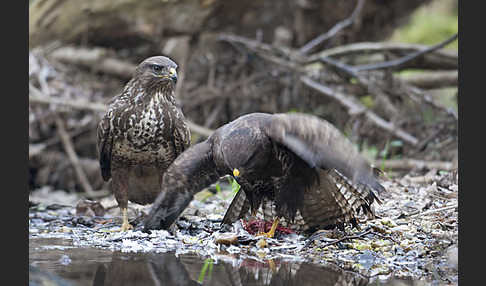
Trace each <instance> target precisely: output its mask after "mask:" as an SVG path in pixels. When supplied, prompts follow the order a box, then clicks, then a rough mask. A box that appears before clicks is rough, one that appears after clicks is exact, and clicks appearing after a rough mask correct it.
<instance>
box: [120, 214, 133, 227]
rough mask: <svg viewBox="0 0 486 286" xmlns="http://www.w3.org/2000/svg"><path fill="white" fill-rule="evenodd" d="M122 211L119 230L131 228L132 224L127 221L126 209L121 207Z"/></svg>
mask: <svg viewBox="0 0 486 286" xmlns="http://www.w3.org/2000/svg"><path fill="white" fill-rule="evenodd" d="M121 211H122V216H123V222H122V226H121V229H120V231H127V230H130V229H133V226H132V225H131V224H130V223H129V222H128V215H127V209H126V208H124V209H121Z"/></svg>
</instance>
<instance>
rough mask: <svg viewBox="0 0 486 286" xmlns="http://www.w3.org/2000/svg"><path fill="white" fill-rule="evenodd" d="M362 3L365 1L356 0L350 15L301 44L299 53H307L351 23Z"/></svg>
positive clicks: (359, 11)
mask: <svg viewBox="0 0 486 286" xmlns="http://www.w3.org/2000/svg"><path fill="white" fill-rule="evenodd" d="M364 3H365V0H358V3H357V4H356V7H355V8H354V10H353V13H351V16H349V18H346V19H344V20H342V21H340V22H338V23H337V24H336V25H334V26H333V27H332V28H331V29H330V30H329V31H327V32H326V33H324V34H322V35H320V36H318V37H316V38H314V39H313V40H311V41H309V42H308V43H307V44H305V45H304V46H302V47H301V48H300V49H299V53H301V54H307V53H308V52H309V51H310V50H312V49H313V48H314V47H316V46H317V45H319V44H321V43H322V42H324V41H326V40H328V39H330V38H332V37H334V36H335V35H336V34H337V33H338V32H339V31H341V30H342V29H344V28H346V27H348V26H350V25H351V24H353V23H354V21H355V20H356V18H357V16H358V15H359V14H360V13H361V10H362V9H363V6H364Z"/></svg>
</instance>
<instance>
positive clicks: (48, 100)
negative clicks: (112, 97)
mask: <svg viewBox="0 0 486 286" xmlns="http://www.w3.org/2000/svg"><path fill="white" fill-rule="evenodd" d="M29 92H30V93H29V103H41V104H55V105H63V106H68V107H71V108H73V109H79V110H91V111H100V112H106V110H108V107H107V105H105V104H103V103H93V102H88V101H84V100H65V99H62V98H55V97H51V96H46V95H42V93H41V92H40V91H39V90H37V89H36V88H35V87H34V86H32V85H30V86H29ZM186 123H187V126H188V127H189V128H190V129H191V131H193V132H195V133H197V134H201V135H203V136H206V137H209V136H210V135H211V134H212V133H213V131H214V130H211V129H208V128H206V127H203V126H200V125H197V124H195V123H193V122H191V121H189V120H186Z"/></svg>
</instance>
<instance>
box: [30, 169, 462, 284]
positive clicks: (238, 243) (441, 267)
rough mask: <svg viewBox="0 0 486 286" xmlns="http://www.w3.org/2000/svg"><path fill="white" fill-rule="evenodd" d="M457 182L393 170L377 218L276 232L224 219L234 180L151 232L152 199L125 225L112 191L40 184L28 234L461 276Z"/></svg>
mask: <svg viewBox="0 0 486 286" xmlns="http://www.w3.org/2000/svg"><path fill="white" fill-rule="evenodd" d="M457 182H458V179H457V173H455V172H437V171H431V172H429V173H427V174H426V175H425V176H413V175H410V174H409V175H405V176H403V177H400V178H397V179H394V178H389V179H388V180H386V181H384V182H383V184H384V186H385V187H386V189H387V190H388V191H387V192H386V193H385V194H384V195H383V197H382V201H383V204H382V205H375V212H376V214H377V218H376V219H373V220H367V221H362V222H361V224H360V229H356V228H351V227H350V226H347V227H346V228H345V229H344V231H340V230H337V229H334V230H321V231H318V232H316V233H314V234H312V235H309V234H299V233H293V232H291V231H287V229H285V228H281V229H277V232H276V236H275V238H262V237H261V236H257V235H254V234H252V233H249V232H248V231H247V230H246V229H251V228H248V223H249V222H244V221H238V222H235V223H234V224H233V225H232V226H226V227H221V226H220V222H221V220H222V218H223V215H224V212H225V210H226V208H227V207H228V206H229V204H230V202H231V200H232V195H231V194H232V193H233V191H232V190H231V188H234V186H231V185H230V187H229V188H224V185H223V187H219V188H218V190H217V192H211V191H210V190H204V191H202V192H200V193H198V194H197V195H196V196H195V199H194V200H193V201H192V202H191V203H190V205H189V206H188V208H187V209H186V210H185V211H184V212H183V213H182V215H181V217H180V218H179V219H178V221H177V222H176V223H175V225H174V226H173V227H172V228H171V229H170V230H169V231H167V230H154V231H151V232H150V233H145V232H142V231H141V229H142V225H141V222H142V221H143V217H144V215H146V214H147V213H148V211H149V210H150V205H148V206H140V205H136V204H129V209H130V212H129V215H130V222H131V224H132V225H134V226H135V229H134V230H129V231H127V232H119V231H118V229H119V227H120V224H121V216H120V213H119V209H118V207H116V201H115V200H114V198H113V196H110V197H108V198H104V199H101V200H100V201H99V202H95V201H86V200H82V199H81V200H79V201H78V202H77V203H76V205H62V204H59V203H58V200H56V199H54V201H55V202H56V203H53V204H48V202H47V201H46V196H45V192H46V191H45V190H42V191H41V192H40V193H39V194H40V197H41V200H39V201H40V202H39V203H37V199H36V198H37V197H36V195H37V194H36V192H35V191H34V192H33V193H32V194H31V196H30V198H29V201H30V202H31V207H30V209H29V238H62V239H67V240H71V241H72V245H73V247H94V248H102V249H108V250H112V251H121V252H155V253H165V252H169V251H175V254H176V255H180V254H186V253H195V254H198V255H200V256H202V257H210V258H214V259H221V258H222V257H224V259H226V260H235V259H239V260H241V259H246V258H252V259H254V260H256V261H268V260H271V259H281V260H285V261H295V262H304V261H305V262H310V263H316V264H320V265H337V266H338V267H340V268H342V269H344V270H351V271H353V272H356V273H359V274H360V275H363V276H365V277H368V278H371V279H378V280H388V279H390V278H400V279H402V278H403V279H414V280H426V281H436V282H439V283H447V284H457V282H458V266H457V264H458V262H457V242H458V220H457V217H458V209H457V206H458V185H457ZM201 198H203V199H201ZM71 201H72V200H71ZM100 206H101V207H102V208H103V207H104V209H103V210H101V209H100ZM245 224H246V225H247V227H246V228H245ZM265 224H268V223H267V222H265ZM270 224H271V223H270ZM65 263H68V262H67V261H65Z"/></svg>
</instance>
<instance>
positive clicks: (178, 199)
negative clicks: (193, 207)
mask: <svg viewBox="0 0 486 286" xmlns="http://www.w3.org/2000/svg"><path fill="white" fill-rule="evenodd" d="M211 147H212V146H211V143H210V141H208V140H206V141H204V142H201V143H198V144H196V145H193V146H191V147H190V148H189V149H187V150H186V151H184V152H183V153H182V154H181V155H180V156H179V157H177V159H176V160H175V161H174V162H173V163H172V164H171V165H170V167H169V168H168V169H167V171H166V172H165V174H164V178H163V179H162V190H161V192H160V194H159V195H158V197H157V199H156V200H155V202H154V204H153V205H152V208H151V210H150V213H149V214H148V216H147V217H146V219H145V221H144V229H145V230H148V229H161V228H163V229H167V228H169V227H170V226H171V225H172V223H173V222H174V221H175V220H176V219H177V218H178V217H179V215H180V214H181V213H182V211H184V209H185V208H186V207H187V205H188V204H189V203H190V202H191V200H192V198H193V196H194V194H195V193H197V192H199V191H201V190H202V189H203V188H205V187H207V186H209V185H210V184H212V183H214V182H215V181H216V180H218V179H219V178H220V175H219V173H218V171H217V168H216V165H215V164H214V161H213V154H212V150H211Z"/></svg>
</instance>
